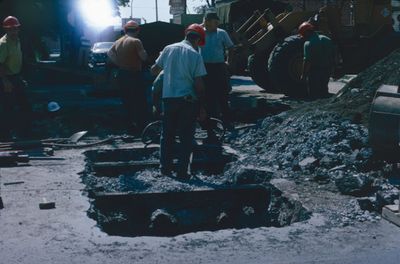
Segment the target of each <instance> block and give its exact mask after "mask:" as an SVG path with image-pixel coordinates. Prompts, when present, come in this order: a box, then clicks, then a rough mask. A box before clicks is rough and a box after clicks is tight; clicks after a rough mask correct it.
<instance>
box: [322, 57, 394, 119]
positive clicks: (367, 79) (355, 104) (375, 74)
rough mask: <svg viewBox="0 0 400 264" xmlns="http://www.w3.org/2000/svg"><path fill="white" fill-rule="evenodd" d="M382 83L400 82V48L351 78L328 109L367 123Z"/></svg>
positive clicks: (392, 83) (332, 100)
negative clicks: (372, 104) (376, 93)
mask: <svg viewBox="0 0 400 264" xmlns="http://www.w3.org/2000/svg"><path fill="white" fill-rule="evenodd" d="M382 84H388V85H399V84H400V50H396V51H394V52H393V53H391V54H390V55H388V56H387V57H385V58H383V59H382V60H380V61H378V62H377V63H376V64H374V65H372V66H370V67H369V68H367V69H366V70H365V71H363V72H362V73H360V74H359V75H358V76H357V77H355V78H354V79H353V80H351V81H350V82H349V83H348V84H347V85H346V86H345V87H344V88H343V90H342V91H341V92H340V93H339V94H338V95H336V96H335V97H334V98H332V99H331V101H330V104H329V105H327V107H326V110H331V111H335V112H337V113H338V114H340V115H342V116H343V117H347V118H351V119H354V120H355V121H361V122H362V123H363V124H365V125H367V124H368V121H369V111H370V107H371V103H372V100H373V98H374V96H375V92H376V90H377V89H378V88H379V87H380V86H381V85H382Z"/></svg>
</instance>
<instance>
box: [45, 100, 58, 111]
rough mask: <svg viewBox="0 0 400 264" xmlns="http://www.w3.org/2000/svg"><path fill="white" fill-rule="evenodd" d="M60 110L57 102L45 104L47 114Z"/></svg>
mask: <svg viewBox="0 0 400 264" xmlns="http://www.w3.org/2000/svg"><path fill="white" fill-rule="evenodd" d="M60 109H61V107H60V105H59V104H58V103H57V102H49V103H48V104H47V110H48V111H49V112H57V111H58V110H60Z"/></svg>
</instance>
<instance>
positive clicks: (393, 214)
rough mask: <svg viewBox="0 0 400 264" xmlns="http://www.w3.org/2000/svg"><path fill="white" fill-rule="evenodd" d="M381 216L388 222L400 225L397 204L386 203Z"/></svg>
mask: <svg viewBox="0 0 400 264" xmlns="http://www.w3.org/2000/svg"><path fill="white" fill-rule="evenodd" d="M382 217H383V218H385V219H386V220H388V221H389V222H391V223H393V224H395V225H397V226H400V208H399V205H398V204H395V205H386V206H385V207H383V210H382Z"/></svg>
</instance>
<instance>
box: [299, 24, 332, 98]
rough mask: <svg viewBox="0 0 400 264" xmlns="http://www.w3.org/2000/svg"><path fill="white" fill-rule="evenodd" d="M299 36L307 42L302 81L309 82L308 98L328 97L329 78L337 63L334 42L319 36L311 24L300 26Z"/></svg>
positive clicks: (305, 44)
mask: <svg viewBox="0 0 400 264" xmlns="http://www.w3.org/2000/svg"><path fill="white" fill-rule="evenodd" d="M299 35H300V36H301V37H302V38H304V40H305V43H304V60H303V71H302V76H301V79H302V80H304V81H306V82H307V88H308V96H309V97H310V98H322V97H327V96H329V92H328V83H329V78H330V76H331V74H332V71H333V67H334V61H335V52H334V47H333V44H332V41H331V39H330V38H329V37H327V36H324V35H321V34H317V33H316V32H315V28H314V26H313V25H312V24H311V23H309V22H304V23H303V24H301V25H300V27H299Z"/></svg>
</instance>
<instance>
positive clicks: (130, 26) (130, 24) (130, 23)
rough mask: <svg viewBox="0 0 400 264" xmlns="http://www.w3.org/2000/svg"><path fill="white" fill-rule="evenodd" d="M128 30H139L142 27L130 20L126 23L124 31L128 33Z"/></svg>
mask: <svg viewBox="0 0 400 264" xmlns="http://www.w3.org/2000/svg"><path fill="white" fill-rule="evenodd" d="M128 29H136V30H139V29H140V26H139V24H138V23H137V22H136V21H133V20H129V21H128V22H126V24H125V26H124V30H125V31H127V30H128Z"/></svg>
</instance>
